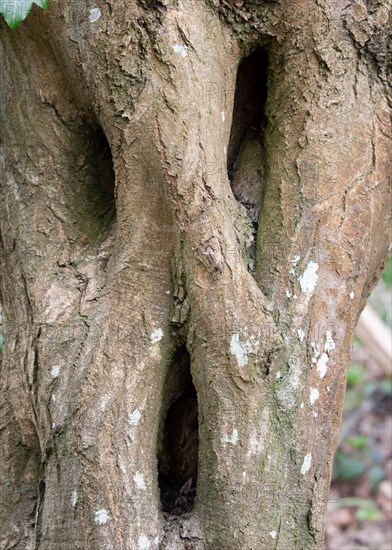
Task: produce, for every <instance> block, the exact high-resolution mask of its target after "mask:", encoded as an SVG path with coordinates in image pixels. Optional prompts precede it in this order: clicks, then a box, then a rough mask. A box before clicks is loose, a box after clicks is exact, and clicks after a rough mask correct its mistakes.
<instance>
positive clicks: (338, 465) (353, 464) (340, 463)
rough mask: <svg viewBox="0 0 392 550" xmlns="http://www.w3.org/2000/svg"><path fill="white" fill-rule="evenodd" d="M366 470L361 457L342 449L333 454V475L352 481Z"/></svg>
mask: <svg viewBox="0 0 392 550" xmlns="http://www.w3.org/2000/svg"><path fill="white" fill-rule="evenodd" d="M365 470H366V466H365V464H364V463H363V461H362V460H361V458H360V457H359V456H358V455H357V454H355V455H353V456H349V455H347V454H346V453H344V452H343V451H337V453H336V455H335V475H336V477H337V478H339V479H343V480H344V481H352V480H353V479H356V478H358V477H360V476H361V475H362V474H363V473H364V472H365Z"/></svg>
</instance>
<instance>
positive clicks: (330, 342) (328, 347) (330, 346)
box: [324, 330, 336, 353]
mask: <svg viewBox="0 0 392 550" xmlns="http://www.w3.org/2000/svg"><path fill="white" fill-rule="evenodd" d="M335 348H336V345H335V342H334V339H333V338H332V332H331V331H330V330H327V335H326V340H325V344H324V351H326V352H327V353H330V352H331V351H333V350H334V349H335Z"/></svg>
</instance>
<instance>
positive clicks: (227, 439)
mask: <svg viewBox="0 0 392 550" xmlns="http://www.w3.org/2000/svg"><path fill="white" fill-rule="evenodd" d="M222 442H223V443H230V445H237V443H238V430H236V429H235V428H234V429H233V431H232V432H231V435H224V436H223V437H222Z"/></svg>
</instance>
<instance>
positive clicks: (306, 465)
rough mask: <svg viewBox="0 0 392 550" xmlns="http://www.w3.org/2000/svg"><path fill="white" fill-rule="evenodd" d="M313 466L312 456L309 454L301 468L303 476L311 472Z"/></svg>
mask: <svg viewBox="0 0 392 550" xmlns="http://www.w3.org/2000/svg"><path fill="white" fill-rule="evenodd" d="M311 464H312V455H311V454H310V453H309V454H307V455H306V456H305V458H304V461H303V463H302V466H301V474H302V475H303V476H304V475H305V474H306V473H307V472H309V470H310V466H311Z"/></svg>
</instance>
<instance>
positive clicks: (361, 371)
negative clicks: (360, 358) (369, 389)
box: [347, 363, 365, 386]
mask: <svg viewBox="0 0 392 550" xmlns="http://www.w3.org/2000/svg"><path fill="white" fill-rule="evenodd" d="M364 376H365V367H364V365H361V364H359V363H351V364H350V366H349V368H348V373H347V383H348V384H350V385H352V386H354V385H355V384H362V383H363V380H364Z"/></svg>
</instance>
